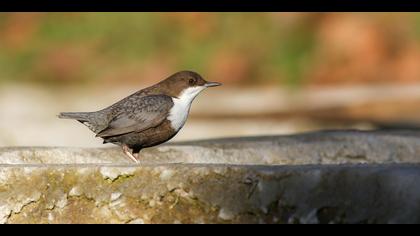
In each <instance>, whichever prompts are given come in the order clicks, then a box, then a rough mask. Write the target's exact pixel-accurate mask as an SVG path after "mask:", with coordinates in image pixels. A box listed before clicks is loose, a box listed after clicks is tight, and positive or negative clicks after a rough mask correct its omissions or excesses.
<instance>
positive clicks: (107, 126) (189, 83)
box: [58, 71, 221, 162]
mask: <svg viewBox="0 0 420 236" xmlns="http://www.w3.org/2000/svg"><path fill="white" fill-rule="evenodd" d="M219 85H221V84H220V83H216V82H207V81H205V80H204V79H203V78H202V77H201V76H200V75H199V74H197V73H195V72H192V71H180V72H177V73H175V74H173V75H171V76H169V77H168V78H167V79H165V80H163V81H161V82H159V83H157V84H155V85H153V86H150V87H148V88H145V89H142V90H140V91H138V92H136V93H134V94H132V95H130V96H128V97H126V98H124V99H122V100H121V101H119V102H117V103H115V104H113V105H111V106H109V107H107V108H105V109H102V110H99V111H95V112H62V113H60V114H59V115H58V117H59V118H64V119H75V120H78V121H79V122H81V123H83V124H84V125H86V126H87V127H88V128H89V129H90V130H92V131H93V132H94V133H95V134H96V137H101V138H103V139H104V143H113V144H116V145H119V146H121V147H122V149H123V151H124V153H125V154H126V155H127V156H128V157H130V159H132V160H133V161H135V162H139V152H140V150H141V149H143V148H147V147H152V146H156V145H159V144H161V143H164V142H166V141H168V140H170V139H171V138H173V137H174V136H175V135H176V134H177V133H178V131H179V130H180V129H181V128H182V126H183V125H184V124H185V121H186V120H187V117H188V113H189V111H190V107H191V103H192V101H193V100H194V98H195V97H196V96H197V95H198V94H199V93H200V92H201V91H203V90H204V89H205V88H208V87H214V86H219Z"/></svg>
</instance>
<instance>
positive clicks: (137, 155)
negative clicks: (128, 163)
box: [133, 148, 141, 162]
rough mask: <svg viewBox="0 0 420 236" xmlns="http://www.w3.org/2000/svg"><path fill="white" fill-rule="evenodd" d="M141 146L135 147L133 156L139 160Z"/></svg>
mask: <svg viewBox="0 0 420 236" xmlns="http://www.w3.org/2000/svg"><path fill="white" fill-rule="evenodd" d="M140 150H141V148H133V156H134V158H136V160H137V162H140V158H139V153H140Z"/></svg>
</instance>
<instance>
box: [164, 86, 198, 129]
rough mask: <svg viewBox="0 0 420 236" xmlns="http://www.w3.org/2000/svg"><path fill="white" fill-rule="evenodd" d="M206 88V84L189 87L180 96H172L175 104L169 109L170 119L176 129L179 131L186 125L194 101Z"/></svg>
mask: <svg viewBox="0 0 420 236" xmlns="http://www.w3.org/2000/svg"><path fill="white" fill-rule="evenodd" d="M205 88H206V87H204V86H197V87H191V88H187V89H185V90H184V91H183V92H182V93H181V95H180V96H179V97H178V98H172V101H173V102H174V106H173V107H172V108H171V110H170V111H169V116H168V120H169V121H170V122H171V126H172V128H173V129H174V130H175V131H179V130H180V129H181V128H182V126H184V124H185V121H187V117H188V113H189V112H190V107H191V103H192V101H193V100H194V98H195V97H196V96H197V95H198V94H199V93H200V92H201V91H203V90H204V89H205Z"/></svg>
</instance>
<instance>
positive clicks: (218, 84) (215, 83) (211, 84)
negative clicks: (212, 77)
mask: <svg viewBox="0 0 420 236" xmlns="http://www.w3.org/2000/svg"><path fill="white" fill-rule="evenodd" d="M220 85H222V84H221V83H217V82H207V83H205V84H204V86H206V87H207V88H208V87H216V86H220Z"/></svg>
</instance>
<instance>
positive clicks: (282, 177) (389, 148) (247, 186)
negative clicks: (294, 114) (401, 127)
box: [0, 131, 420, 224]
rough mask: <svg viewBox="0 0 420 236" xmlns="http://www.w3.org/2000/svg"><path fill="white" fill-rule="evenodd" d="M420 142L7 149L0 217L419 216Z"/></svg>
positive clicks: (408, 219) (308, 138)
mask: <svg viewBox="0 0 420 236" xmlns="http://www.w3.org/2000/svg"><path fill="white" fill-rule="evenodd" d="M419 151H420V137H419V134H418V133H416V132H408V131H405V132H402V131H399V132H385V131H381V132H379V131H377V132H356V131H342V132H318V133H308V134H302V135H296V136H281V137H256V138H242V139H223V140H208V141H199V142H190V143H177V144H171V145H163V146H160V147H156V148H152V149H148V150H145V152H144V154H143V158H144V162H143V163H141V164H140V165H133V164H131V163H126V162H125V161H126V160H125V159H124V158H123V155H121V154H120V151H119V150H118V149H76V148H2V149H1V150H0V160H1V163H0V222H1V223H133V224H142V223H420V204H419V203H420V182H419V181H418V179H419V178H420V163H419V164H416V163H418V160H419V159H418V158H417V157H418V156H419V155H418V154H419ZM152 158H153V159H152ZM357 163H358V164H357ZM378 163H382V164H378Z"/></svg>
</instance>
